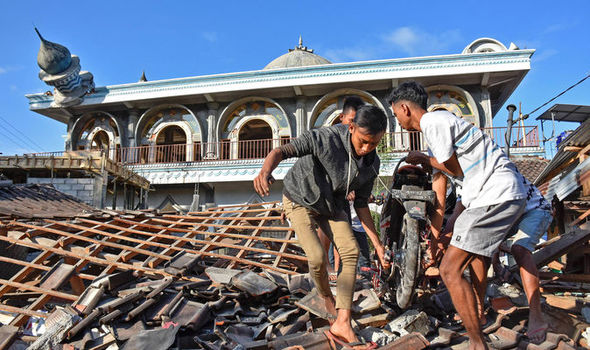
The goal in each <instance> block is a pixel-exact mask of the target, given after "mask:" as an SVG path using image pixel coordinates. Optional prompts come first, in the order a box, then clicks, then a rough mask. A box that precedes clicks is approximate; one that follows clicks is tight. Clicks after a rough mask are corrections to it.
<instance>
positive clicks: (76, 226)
mask: <svg viewBox="0 0 590 350" xmlns="http://www.w3.org/2000/svg"><path fill="white" fill-rule="evenodd" d="M152 220H154V219H152ZM46 221H48V222H54V223H59V222H57V221H52V220H46ZM179 224H183V223H179ZM63 225H64V226H66V227H71V228H77V229H81V230H88V231H91V232H95V233H97V234H101V235H108V236H117V235H115V234H112V233H107V232H103V231H100V230H93V229H90V228H88V227H85V226H80V225H76V224H66V223H64V224H63ZM204 225H207V224H204ZM104 226H105V227H110V228H116V229H118V230H122V231H126V232H131V233H135V234H138V235H143V236H148V237H153V236H156V237H162V235H158V234H156V233H150V232H145V231H140V230H135V229H129V228H125V227H120V226H115V225H110V224H109V225H107V224H105V225H104ZM225 226H228V227H233V226H232V225H225ZM254 227H255V226H254ZM55 231H57V230H55ZM56 233H57V234H59V231H58V232H56ZM118 237H120V239H121V240H126V241H129V242H134V243H145V244H148V245H150V246H152V247H160V248H169V249H173V250H176V251H183V250H184V251H187V252H190V253H197V251H195V250H192V249H182V248H178V247H175V246H170V244H164V243H157V242H148V241H146V240H141V239H137V238H131V237H127V236H120V235H119V236H118ZM172 238H173V239H174V240H178V239H179V238H180V237H177V236H172ZM190 240H191V242H192V243H198V244H203V245H205V244H211V242H210V241H204V240H200V239H195V238H192V239H190ZM94 241H96V240H94ZM106 243H107V242H104V244H106ZM110 244H111V245H112V244H113V243H110ZM214 245H215V246H217V247H219V248H231V249H238V250H239V249H242V248H243V247H242V246H239V245H234V244H227V243H221V242H220V243H215V244H214ZM117 246H123V247H128V248H127V249H128V250H130V251H136V252H143V251H146V250H144V249H135V248H133V247H129V246H124V245H120V244H117ZM247 249H248V250H250V251H252V252H257V253H263V254H271V255H281V256H283V257H288V258H290V259H295V260H302V261H307V258H306V257H304V256H301V255H294V254H287V253H278V252H276V251H273V250H269V249H260V248H254V247H249V248H247ZM150 253H151V252H150ZM145 255H150V256H156V257H159V258H163V259H164V260H170V259H171V257H170V256H166V255H163V254H159V253H151V254H145Z"/></svg>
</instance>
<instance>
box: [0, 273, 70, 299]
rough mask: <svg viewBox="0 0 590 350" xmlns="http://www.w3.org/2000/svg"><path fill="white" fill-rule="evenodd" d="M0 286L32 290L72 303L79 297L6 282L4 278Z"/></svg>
mask: <svg viewBox="0 0 590 350" xmlns="http://www.w3.org/2000/svg"><path fill="white" fill-rule="evenodd" d="M0 284H4V285H9V286H11V287H14V288H18V289H24V290H30V291H33V292H38V293H43V294H47V295H50V296H52V297H55V298H60V299H64V300H70V301H75V300H78V296H77V295H73V294H68V293H62V292H58V291H54V290H50V289H45V288H40V287H35V286H33V285H30V284H25V283H19V282H13V281H9V280H5V279H2V278H0Z"/></svg>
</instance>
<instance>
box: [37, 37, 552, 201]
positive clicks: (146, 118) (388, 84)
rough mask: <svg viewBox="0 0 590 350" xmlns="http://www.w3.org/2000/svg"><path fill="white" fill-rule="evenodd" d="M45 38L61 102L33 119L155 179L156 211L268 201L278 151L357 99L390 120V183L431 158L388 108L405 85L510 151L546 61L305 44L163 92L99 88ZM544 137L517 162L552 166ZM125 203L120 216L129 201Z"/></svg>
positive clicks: (70, 148) (515, 53) (478, 48)
mask: <svg viewBox="0 0 590 350" xmlns="http://www.w3.org/2000/svg"><path fill="white" fill-rule="evenodd" d="M39 37H40V39H41V49H40V51H39V55H38V64H39V66H40V68H41V70H40V74H39V76H40V78H41V79H42V80H43V81H44V82H46V83H47V84H48V85H50V86H52V87H53V90H51V91H47V92H45V93H36V94H29V95H27V98H28V100H29V107H30V109H31V110H33V111H35V112H37V113H39V114H41V115H44V116H47V117H49V118H53V119H55V120H58V121H60V122H63V123H64V124H66V125H67V139H66V142H65V151H66V152H76V151H101V152H104V153H105V154H107V155H108V156H109V157H110V158H112V159H115V160H117V161H120V162H122V163H124V164H126V165H127V166H128V167H129V168H131V169H133V170H134V171H135V172H137V173H138V174H140V175H142V176H144V177H145V178H146V179H148V180H149V181H150V182H151V185H152V188H153V191H151V192H150V193H149V197H148V201H147V205H148V207H150V208H154V207H162V206H164V205H165V204H166V203H174V204H175V205H178V206H180V207H182V208H184V209H188V208H189V207H192V209H195V208H197V207H199V206H202V205H204V204H206V203H215V204H216V205H229V204H237V203H244V202H247V201H256V200H259V198H258V197H257V195H256V194H255V193H254V191H253V188H252V180H253V178H254V177H255V176H256V175H257V173H258V171H259V170H260V167H261V165H262V160H263V158H264V156H265V155H266V154H267V153H268V151H270V150H271V149H272V148H273V147H277V146H279V145H281V144H284V143H286V142H289V140H291V139H292V138H295V137H297V136H299V135H300V134H301V133H303V132H305V131H306V130H309V129H312V128H319V127H323V126H328V125H332V124H334V123H336V122H337V117H338V115H339V113H340V111H341V108H342V104H343V101H344V98H345V97H347V96H351V95H356V96H359V97H360V98H362V99H363V100H364V101H365V102H366V103H370V104H373V105H376V106H378V107H380V108H382V109H383V110H385V112H386V114H387V116H388V126H387V133H386V136H385V137H384V140H383V144H382V145H381V146H380V152H381V153H383V154H386V155H387V156H385V157H382V158H383V159H384V161H383V162H382V168H381V174H380V175H383V176H389V175H391V172H392V169H393V167H394V166H395V163H396V159H398V158H399V156H401V155H403V154H405V153H406V152H407V151H408V150H410V149H424V145H423V143H422V140H421V138H420V135H419V134H418V133H408V132H405V131H403V130H401V128H400V126H399V125H398V124H397V123H396V120H395V118H394V117H393V115H392V112H391V109H390V108H389V107H388V106H387V103H386V101H385V98H386V96H387V93H388V92H389V91H390V90H391V89H392V88H393V87H395V86H397V85H398V84H399V83H401V82H403V81H405V80H416V81H419V82H421V83H422V84H423V85H424V86H425V87H426V88H427V91H428V93H429V106H428V109H429V110H436V109H446V110H449V111H451V112H452V113H454V114H456V115H458V116H461V117H462V118H464V119H466V120H468V121H469V122H471V123H472V124H474V125H475V126H477V127H480V128H483V129H485V130H486V132H488V133H489V134H490V136H492V137H494V138H495V139H497V140H500V139H501V138H503V137H504V132H503V131H502V128H494V127H493V118H494V116H495V115H496V114H501V115H503V113H499V112H500V108H501V107H502V106H503V105H504V103H505V102H506V101H507V99H508V98H509V96H510V95H511V94H512V92H513V91H514V89H516V87H517V86H518V85H519V83H520V82H521V81H522V79H523V78H524V76H525V75H526V73H527V72H528V71H529V69H530V61H531V56H532V55H533V53H534V50H521V49H518V48H517V47H516V46H515V45H514V44H511V45H510V47H508V48H507V47H506V46H504V45H503V44H502V43H500V42H499V41H497V40H494V39H491V38H481V39H477V40H475V41H473V42H472V43H470V44H469V45H467V46H466V47H465V49H464V50H463V52H461V53H458V54H452V55H440V56H429V57H413V58H396V59H386V60H376V61H362V62H348V63H332V62H330V61H329V60H327V59H325V58H323V57H321V56H319V55H317V54H316V53H314V52H313V50H311V49H309V48H308V47H306V46H304V45H303V43H302V41H301V39H300V40H299V43H298V45H297V46H295V47H294V48H293V49H290V50H289V51H288V52H287V53H285V54H283V55H281V56H279V57H278V58H276V59H274V60H273V61H271V62H270V63H268V64H267V65H266V66H265V67H264V68H262V69H260V70H256V71H247V72H235V73H226V74H216V75H207V76H196V77H185V78H177V79H167V80H157V81H148V80H147V79H146V78H145V75H142V78H141V79H140V81H139V82H135V83H130V84H121V85H110V86H101V87H95V86H94V83H93V76H92V74H91V73H89V72H85V71H81V63H80V62H81V60H80V59H79V58H78V57H77V56H75V55H72V54H71V53H70V52H69V50H68V49H67V48H65V47H64V46H62V45H59V44H56V43H53V42H49V41H47V40H46V39H44V38H43V37H41V35H39ZM535 133H536V129H535V128H529V129H526V128H523V129H522V134H520V133H518V132H517V133H516V134H517V140H516V141H515V143H514V146H515V148H514V150H512V151H511V152H512V154H515V152H516V153H522V154H542V153H543V151H542V149H541V148H540V147H539V143H538V138H537V142H536V143H535V142H534V136H535ZM518 135H520V136H518ZM293 163H294V160H287V161H284V162H282V163H281V164H280V166H279V167H278V168H277V169H276V170H275V172H274V173H273V175H274V176H275V178H276V179H277V180H279V181H277V183H276V184H275V185H274V187H273V192H272V194H271V198H270V199H271V200H276V199H279V198H280V195H281V188H282V182H281V180H282V179H283V177H284V176H285V175H286V173H287V171H288V170H289V169H290V167H291V166H292V165H293ZM113 181H116V179H114V180H113ZM105 186H107V187H108V188H109V189H111V188H112V189H115V188H116V186H115V184H114V183H111V184H106V185H105ZM110 192H111V193H116V192H113V191H112V190H111V191H110ZM195 194H198V195H197V196H195ZM132 195H133V194H132ZM106 202H107V203H110V202H111V199H108V200H107V201H106ZM117 203H118V204H117V207H119V209H120V207H121V206H122V203H123V200H122V199H117Z"/></svg>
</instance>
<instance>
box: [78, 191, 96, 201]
mask: <svg viewBox="0 0 590 350" xmlns="http://www.w3.org/2000/svg"><path fill="white" fill-rule="evenodd" d="M76 197H77V198H80V199H81V200H91V199H92V198H93V197H92V194H91V193H88V191H76Z"/></svg>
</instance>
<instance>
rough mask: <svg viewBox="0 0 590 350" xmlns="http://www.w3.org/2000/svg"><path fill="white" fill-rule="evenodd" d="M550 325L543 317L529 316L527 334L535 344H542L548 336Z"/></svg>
mask: <svg viewBox="0 0 590 350" xmlns="http://www.w3.org/2000/svg"><path fill="white" fill-rule="evenodd" d="M548 328H549V325H548V324H547V323H546V322H545V321H544V320H543V319H542V318H540V319H537V318H533V317H529V322H528V325H527V332H526V335H527V337H528V338H529V340H530V341H531V342H532V343H534V344H541V343H542V342H544V341H545V339H546V338H547V329H548Z"/></svg>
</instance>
